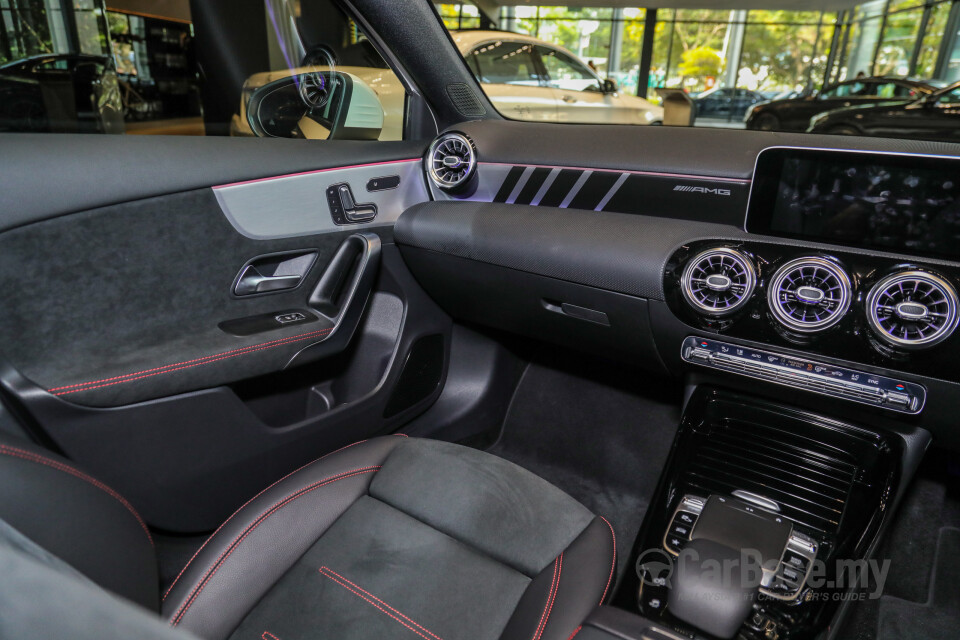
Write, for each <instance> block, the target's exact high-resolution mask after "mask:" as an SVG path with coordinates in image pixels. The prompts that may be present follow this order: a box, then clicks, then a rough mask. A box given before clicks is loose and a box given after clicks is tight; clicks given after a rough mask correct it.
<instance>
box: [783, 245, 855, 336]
mask: <svg viewBox="0 0 960 640" xmlns="http://www.w3.org/2000/svg"><path fill="white" fill-rule="evenodd" d="M851 297H852V296H851V287H850V277H849V276H848V275H847V274H846V273H845V272H844V271H843V269H841V268H840V267H839V266H837V265H836V264H834V263H833V262H831V261H830V260H827V259H825V258H817V257H808V258H797V259H796V260H791V261H790V262H787V263H786V264H784V265H783V266H782V267H780V269H779V270H778V271H777V272H776V273H775V274H774V276H773V281H772V282H771V283H770V287H769V289H768V290H767V302H768V304H769V305H770V311H771V312H772V313H773V316H774V317H775V318H776V319H777V320H778V321H779V322H780V323H781V324H783V325H784V326H786V327H788V328H790V329H793V330H794V331H799V332H801V333H811V332H814V331H823V330H824V329H827V328H829V327H832V326H833V325H835V324H836V323H838V322H840V319H841V318H843V316H844V314H845V313H846V312H847V310H848V309H849V308H850V301H851Z"/></svg>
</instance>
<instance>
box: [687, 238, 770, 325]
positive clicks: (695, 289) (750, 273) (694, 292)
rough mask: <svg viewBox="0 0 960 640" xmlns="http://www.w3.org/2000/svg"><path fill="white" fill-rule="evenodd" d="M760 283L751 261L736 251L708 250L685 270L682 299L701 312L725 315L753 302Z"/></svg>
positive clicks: (694, 259)
mask: <svg viewBox="0 0 960 640" xmlns="http://www.w3.org/2000/svg"><path fill="white" fill-rule="evenodd" d="M756 283H757V277H756V272H755V271H754V269H753V263H752V262H751V261H750V258H748V257H747V256H745V255H743V254H742V253H740V252H739V251H736V250H734V249H725V248H717V249H708V250H706V251H703V252H701V253H698V254H697V255H696V256H694V257H693V258H692V259H691V260H690V261H689V262H688V263H687V266H686V267H684V269H683V275H682V276H681V282H680V284H681V288H682V289H683V297H684V298H686V299H687V302H688V303H689V304H690V305H691V306H692V307H693V308H694V309H696V310H697V311H698V312H700V313H702V314H704V315H707V316H712V317H716V318H718V317H721V316H726V315H729V314H731V313H733V312H734V311H736V310H737V309H739V308H741V307H742V306H743V305H745V304H746V303H747V301H748V300H750V295H751V294H753V288H754V286H755V285H756Z"/></svg>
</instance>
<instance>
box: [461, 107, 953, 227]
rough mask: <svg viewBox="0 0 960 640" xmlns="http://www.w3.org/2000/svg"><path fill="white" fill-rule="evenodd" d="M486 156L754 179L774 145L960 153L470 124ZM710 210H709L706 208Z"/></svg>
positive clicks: (892, 144) (854, 141)
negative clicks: (759, 160) (762, 156)
mask: <svg viewBox="0 0 960 640" xmlns="http://www.w3.org/2000/svg"><path fill="white" fill-rule="evenodd" d="M453 129H455V130H457V131H462V132H463V133H465V134H467V135H468V136H470V137H471V138H472V139H473V140H474V142H475V143H476V145H477V155H478V158H479V160H480V161H481V162H498V163H506V164H511V165H543V166H565V167H581V168H587V169H590V168H593V169H610V170H620V171H652V172H664V173H676V174H690V175H700V176H704V177H715V178H739V179H745V180H750V179H751V178H752V177H753V169H754V165H755V164H756V161H757V156H758V155H759V154H760V152H761V151H763V150H764V149H767V148H769V147H802V148H815V149H850V150H856V151H874V152H892V153H913V154H924V155H936V156H953V157H958V156H960V145H958V144H954V143H948V142H933V141H920V140H897V139H885V138H861V137H855V136H829V135H818V134H797V133H780V132H771V131H736V130H730V129H711V128H703V127H696V128H693V127H637V126H616V125H577V124H546V123H532V122H516V121H509V120H504V121H496V122H489V121H483V120H479V121H475V122H464V123H461V124H458V125H456V126H455V127H453ZM703 213H704V215H708V214H709V212H707V211H704V212H703Z"/></svg>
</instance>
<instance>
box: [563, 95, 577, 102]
mask: <svg viewBox="0 0 960 640" xmlns="http://www.w3.org/2000/svg"><path fill="white" fill-rule="evenodd" d="M560 99H561V100H563V101H564V102H576V101H577V99H576V98H574V97H573V96H563V97H561V98H560Z"/></svg>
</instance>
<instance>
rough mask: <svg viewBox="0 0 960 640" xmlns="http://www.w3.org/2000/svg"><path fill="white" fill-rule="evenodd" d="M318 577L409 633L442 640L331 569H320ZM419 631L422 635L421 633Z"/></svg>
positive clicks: (433, 639) (432, 639)
mask: <svg viewBox="0 0 960 640" xmlns="http://www.w3.org/2000/svg"><path fill="white" fill-rule="evenodd" d="M320 575H322V576H325V577H327V578H330V579H331V580H333V581H334V582H335V583H337V584H338V585H340V586H341V587H343V588H344V589H346V590H347V591H349V592H350V593H352V594H353V595H355V596H357V597H359V598H363V599H364V600H366V601H367V602H368V603H370V604H371V605H373V606H374V607H376V608H377V609H379V610H380V611H381V612H382V613H385V614H387V615H388V616H390V617H391V618H393V619H394V620H396V621H397V622H399V623H400V624H402V625H403V626H405V627H406V628H407V629H410V631H413V632H414V633H415V634H417V635H418V636H420V637H421V638H425V639H426V640H442V638H441V637H440V636H438V635H437V634H435V633H434V632H432V631H430V630H429V629H427V628H426V627H424V626H423V625H421V624H419V623H417V622H416V621H414V620H413V619H411V618H410V617H409V616H405V615H404V614H402V613H400V612H399V611H397V610H396V609H394V608H393V607H391V606H390V605H389V604H387V603H386V602H384V601H383V600H381V599H380V598H378V597H377V596H375V595H373V594H372V593H370V592H369V591H365V590H364V589H361V588H360V587H358V586H357V585H355V584H354V583H352V582H350V581H349V580H347V579H346V578H344V577H343V576H341V575H340V574H339V573H337V572H336V571H334V570H333V569H331V568H329V567H320ZM391 612H392V613H391ZM394 614H396V615H394ZM407 623H409V624H407ZM411 625H412V626H411ZM414 627H416V628H414ZM421 631H422V632H423V633H421ZM425 634H426V635H425Z"/></svg>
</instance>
